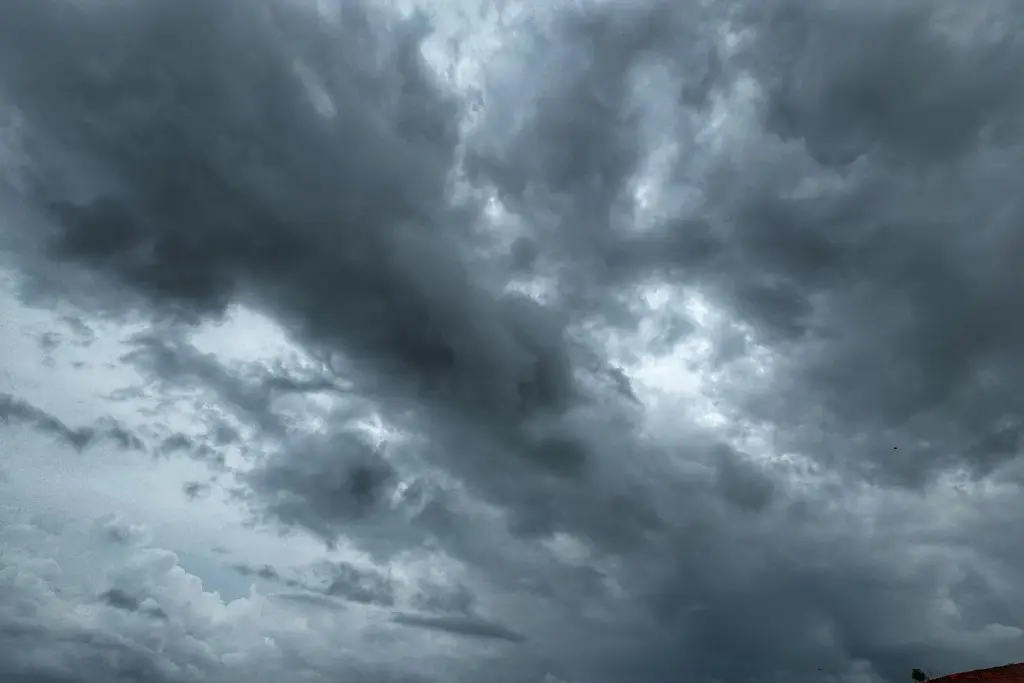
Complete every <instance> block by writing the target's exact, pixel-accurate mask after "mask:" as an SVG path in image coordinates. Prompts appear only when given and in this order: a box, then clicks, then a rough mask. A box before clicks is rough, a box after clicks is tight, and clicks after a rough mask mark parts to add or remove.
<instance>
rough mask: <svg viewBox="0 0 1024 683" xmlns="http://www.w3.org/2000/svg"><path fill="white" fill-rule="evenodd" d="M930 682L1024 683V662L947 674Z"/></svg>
mask: <svg viewBox="0 0 1024 683" xmlns="http://www.w3.org/2000/svg"><path fill="white" fill-rule="evenodd" d="M929 683H1024V662H1019V663H1016V664H1004V665H1003V666H995V667H992V668H990V669H977V670H975V671H964V672H961V673H956V674H947V675H945V676H939V677H938V678H933V679H931V680H930V681H929Z"/></svg>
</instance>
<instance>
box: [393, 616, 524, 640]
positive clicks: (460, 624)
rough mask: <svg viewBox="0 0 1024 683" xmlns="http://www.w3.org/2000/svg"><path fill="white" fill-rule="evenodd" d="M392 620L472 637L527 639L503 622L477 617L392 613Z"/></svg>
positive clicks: (397, 622)
mask: <svg viewBox="0 0 1024 683" xmlns="http://www.w3.org/2000/svg"><path fill="white" fill-rule="evenodd" d="M391 620H392V621H393V622H395V623H396V624H402V625H404V626H415V627H417V628H425V629H432V630H435V631H443V632H445V633H453V634H456V635H460V636H469V637H471V638H494V639H497V640H507V641H509V642H511V643H522V642H525V640H526V638H524V637H523V636H521V635H520V634H518V633H516V632H515V631H511V630H509V629H508V628H505V627H504V626H502V625H501V624H495V623H493V622H490V621H486V620H484V619H478V618H476V617H466V616H430V615H422V614H405V613H396V614H394V615H392V617H391Z"/></svg>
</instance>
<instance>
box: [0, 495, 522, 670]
mask: <svg viewBox="0 0 1024 683" xmlns="http://www.w3.org/2000/svg"><path fill="white" fill-rule="evenodd" d="M5 522H7V524H5V526H4V530H3V532H2V533H3V541H4V547H5V548H10V549H11V550H10V552H5V556H4V562H3V564H2V565H0V581H2V584H3V588H4V594H5V595H7V596H10V598H11V599H10V600H5V602H4V604H3V606H2V609H0V652H2V653H3V656H2V657H0V667H2V668H0V672H2V673H3V674H4V675H5V676H8V677H11V680H64V681H91V680H97V679H104V680H138V679H139V678H142V679H145V680H158V681H203V680H243V679H244V678H249V679H250V680H251V677H253V676H258V677H263V678H259V680H273V679H274V678H275V677H282V676H284V677H288V679H289V680H324V679H326V678H335V677H337V676H342V677H346V678H351V679H352V680H385V681H390V680H395V681H399V680H401V681H410V680H434V678H433V677H432V676H430V675H427V674H428V673H429V672H430V671H431V668H432V667H444V668H445V669H446V670H448V671H452V672H458V671H459V669H460V667H459V665H458V662H457V659H456V657H457V656H458V653H459V650H460V649H461V648H460V647H458V643H455V644H454V645H452V646H450V647H449V648H447V651H439V650H437V649H435V648H432V647H430V644H429V643H427V642H425V641H424V640H423V639H421V638H417V637H415V633H416V632H414V633H413V636H407V637H405V638H404V642H403V645H402V647H403V650H404V652H405V653H406V654H405V656H404V657H402V658H397V659H396V658H394V656H393V654H391V653H389V652H388V647H387V644H388V642H389V641H391V640H392V639H394V638H395V633H396V632H397V631H400V630H401V628H402V627H401V625H400V624H402V623H404V621H403V618H404V615H396V616H394V617H391V616H389V613H388V612H386V611H384V612H381V611H379V610H378V611H377V612H375V611H374V610H370V609H368V610H364V611H362V612H361V613H359V614H358V615H357V617H358V618H357V619H354V620H353V619H343V618H340V616H339V615H336V614H333V613H331V612H330V611H327V610H304V611H303V612H302V613H296V611H295V610H294V609H292V608H291V606H289V605H288V604H287V602H282V601H280V600H275V599H274V598H273V597H269V596H267V595H263V594H261V593H259V592H258V591H256V590H253V591H251V592H250V594H249V596H248V597H245V598H239V599H236V600H233V601H226V600H223V599H222V598H221V597H220V595H219V594H217V593H215V592H209V591H207V590H205V589H204V587H203V584H202V581H201V580H200V579H199V578H198V577H196V576H194V575H191V574H189V573H188V572H187V571H185V570H184V569H183V568H182V567H181V566H180V564H179V562H178V557H177V556H176V555H175V554H174V553H172V552H169V551H166V550H163V549H160V548H156V547H153V546H151V545H147V544H144V543H141V544H140V543H132V544H119V543H113V542H111V539H110V538H109V536H108V533H107V532H108V531H109V529H110V527H111V525H112V524H113V525H116V524H117V523H116V522H115V521H114V520H100V521H99V522H95V523H82V522H70V521H62V522H60V523H57V524H56V525H55V524H54V523H52V522H51V523H50V524H41V523H40V522H39V521H38V520H37V521H32V520H26V519H21V520H19V519H18V518H16V517H15V516H14V515H11V514H5ZM84 562H88V566H87V567H86V566H85V565H83V564H82V563H84ZM409 619H412V617H409ZM392 622H394V623H392ZM411 623H414V624H416V625H420V624H419V622H418V621H413V622H411ZM481 624H482V625H481ZM481 624H476V623H475V622H471V623H470V625H466V624H461V623H460V624H456V625H454V626H451V625H447V626H438V627H436V628H447V629H448V630H455V631H457V632H458V633H464V632H467V630H468V631H469V632H470V633H472V634H474V635H475V634H478V633H480V634H483V635H482V636H481V637H491V638H496V637H505V638H508V637H509V636H507V635H505V631H503V630H502V629H501V627H499V626H497V625H491V624H486V623H484V622H481ZM414 643H419V645H418V646H415V645H413V644H414ZM389 659H390V660H391V661H390V662H389V661H388V660H389ZM505 680H509V679H505Z"/></svg>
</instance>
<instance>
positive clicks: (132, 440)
mask: <svg viewBox="0 0 1024 683" xmlns="http://www.w3.org/2000/svg"><path fill="white" fill-rule="evenodd" d="M0 423H2V424H24V425H28V426H30V427H32V428H34V429H37V430H39V431H40V432H42V433H44V434H48V435H49V436H52V437H54V438H56V439H58V440H60V441H62V442H64V443H65V444H67V445H68V446H71V447H72V448H74V449H75V450H76V451H79V452H81V451H84V450H85V449H87V448H89V447H90V446H93V445H95V444H96V443H102V442H107V443H110V444H112V445H114V446H116V447H117V448H119V449H121V450H124V451H141V452H145V451H146V450H147V449H146V444H145V442H144V441H143V440H142V438H141V437H139V436H138V435H137V434H135V433H134V432H133V431H132V430H130V429H128V428H127V427H125V426H124V425H122V424H120V423H119V422H118V421H117V420H114V419H112V418H104V419H102V420H100V421H98V422H97V423H96V424H95V425H92V426H88V427H70V426H68V425H67V424H65V423H64V422H63V421H62V420H60V419H59V418H57V417H56V416H54V415H51V414H50V413H48V412H46V411H45V410H43V409H42V408H40V407H38V406H35V405H33V404H31V403H29V402H28V401H25V400H23V399H20V398H18V397H17V396H13V395H11V394H8V393H3V392H0Z"/></svg>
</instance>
